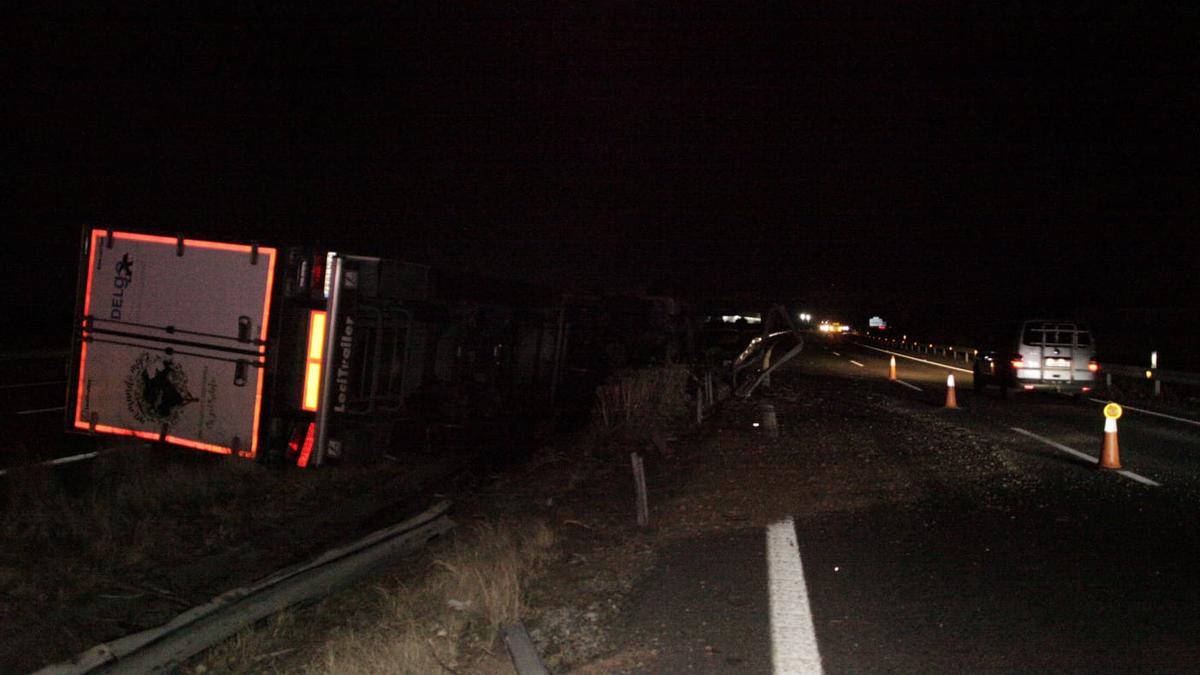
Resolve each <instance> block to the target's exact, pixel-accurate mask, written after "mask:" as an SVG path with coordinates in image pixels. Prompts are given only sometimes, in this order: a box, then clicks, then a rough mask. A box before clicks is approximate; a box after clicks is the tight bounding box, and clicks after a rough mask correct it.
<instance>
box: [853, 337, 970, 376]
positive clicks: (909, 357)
mask: <svg viewBox="0 0 1200 675" xmlns="http://www.w3.org/2000/svg"><path fill="white" fill-rule="evenodd" d="M856 344H858V343H856ZM858 346H859V347H862V348H864V349H874V350H875V351H877V352H883V353H884V354H891V355H892V356H899V357H900V358H902V359H908V360H909V361H920V362H921V363H928V364H929V365H931V366H938V367H939V368H949V369H950V370H957V371H958V372H960V373H973V372H974V371H971V370H967V369H966V368H959V367H957V366H951V365H948V364H945V363H938V362H936V361H926V360H925V359H918V358H917V357H915V356H909V355H908V354H901V353H899V352H893V351H889V350H887V349H880V348H878V347H872V346H871V345H864V344H859V345H858Z"/></svg>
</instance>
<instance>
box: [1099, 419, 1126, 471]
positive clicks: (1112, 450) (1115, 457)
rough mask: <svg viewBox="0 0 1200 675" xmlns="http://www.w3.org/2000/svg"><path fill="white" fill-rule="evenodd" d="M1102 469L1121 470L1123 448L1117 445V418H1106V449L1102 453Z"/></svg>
mask: <svg viewBox="0 0 1200 675" xmlns="http://www.w3.org/2000/svg"><path fill="white" fill-rule="evenodd" d="M1100 468H1101V469H1119V468H1121V448H1120V447H1119V446H1118V444H1117V418H1115V417H1105V418H1104V449H1103V450H1101V451H1100Z"/></svg>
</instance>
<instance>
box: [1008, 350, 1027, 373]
mask: <svg viewBox="0 0 1200 675" xmlns="http://www.w3.org/2000/svg"><path fill="white" fill-rule="evenodd" d="M1009 363H1011V364H1012V367H1013V369H1014V370H1016V369H1017V368H1024V367H1025V359H1024V358H1023V357H1022V356H1021V355H1020V354H1014V355H1013V356H1012V357H1011V358H1010V359H1009Z"/></svg>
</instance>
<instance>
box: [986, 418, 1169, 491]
mask: <svg viewBox="0 0 1200 675" xmlns="http://www.w3.org/2000/svg"><path fill="white" fill-rule="evenodd" d="M1009 428H1010V429H1012V430H1013V431H1015V432H1017V433H1018V434H1021V435H1023V436H1028V437H1030V438H1033V439H1035V440H1039V441H1041V442H1043V443H1045V444H1046V445H1049V446H1050V447H1052V448H1057V449H1059V450H1062V451H1063V452H1065V453H1067V454H1068V455H1074V456H1075V457H1078V458H1079V459H1082V460H1084V461H1087V462H1099V461H1100V458H1099V457H1092V456H1091V455H1089V454H1087V453H1085V452H1080V451H1078V450H1076V449H1075V448H1072V447H1068V446H1066V445H1063V444H1062V443H1058V442H1057V441H1052V440H1050V439H1049V438H1046V437H1044V436H1038V435H1037V434H1035V433H1033V432H1032V431H1026V430H1024V429H1022V428H1020V427H1009ZM1117 473H1119V474H1121V475H1122V476H1125V477H1126V478H1129V479H1130V480H1135V481H1137V482H1139V483H1142V484H1143V485H1151V486H1153V487H1161V486H1160V485H1159V484H1158V483H1155V482H1154V481H1152V480H1150V479H1149V478H1146V477H1145V476H1141V475H1138V474H1136V473H1134V472H1132V471H1125V470H1124V469H1119V470H1118V471H1117Z"/></svg>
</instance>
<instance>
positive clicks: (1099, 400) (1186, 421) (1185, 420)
mask: <svg viewBox="0 0 1200 675" xmlns="http://www.w3.org/2000/svg"><path fill="white" fill-rule="evenodd" d="M1088 400H1089V401H1094V402H1096V403H1108V401H1106V400H1104V399H1102V398H1089V399H1088ZM1121 407H1122V408H1124V409H1125V410H1133V411H1135V412H1140V413H1142V414H1143V415H1154V416H1155V417H1165V418H1166V419H1169V420H1175V421H1176V422H1183V423H1184V424H1194V425H1196V426H1198V427H1200V422H1198V421H1196V420H1190V419H1188V418H1186V417H1176V416H1174V415H1166V414H1164V413H1160V412H1153V411H1151V410H1142V409H1141V408H1135V407H1133V406H1131V405H1125V404H1124V403H1122V404H1121Z"/></svg>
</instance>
